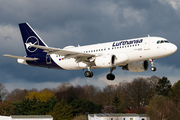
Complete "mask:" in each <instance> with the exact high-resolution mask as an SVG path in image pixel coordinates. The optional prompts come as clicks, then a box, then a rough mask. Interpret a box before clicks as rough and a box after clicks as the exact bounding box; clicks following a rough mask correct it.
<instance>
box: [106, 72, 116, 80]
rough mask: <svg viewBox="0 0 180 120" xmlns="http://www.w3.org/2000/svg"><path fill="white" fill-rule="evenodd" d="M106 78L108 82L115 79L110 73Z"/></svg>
mask: <svg viewBox="0 0 180 120" xmlns="http://www.w3.org/2000/svg"><path fill="white" fill-rule="evenodd" d="M106 78H107V79H108V80H114V79H115V75H114V74H112V73H110V74H107V76H106Z"/></svg>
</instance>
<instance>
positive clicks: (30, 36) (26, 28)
mask: <svg viewBox="0 0 180 120" xmlns="http://www.w3.org/2000/svg"><path fill="white" fill-rule="evenodd" d="M19 28H20V31H21V35H22V39H23V43H24V47H25V50H26V53H27V56H34V55H38V54H41V53H44V52H43V50H42V49H38V48H34V47H30V46H29V44H27V43H31V44H34V45H40V46H46V47H47V45H46V44H45V43H44V41H43V40H42V39H41V38H40V37H39V36H38V34H37V33H36V32H35V31H34V30H33V29H32V28H31V26H30V25H29V24H28V23H21V24H19Z"/></svg>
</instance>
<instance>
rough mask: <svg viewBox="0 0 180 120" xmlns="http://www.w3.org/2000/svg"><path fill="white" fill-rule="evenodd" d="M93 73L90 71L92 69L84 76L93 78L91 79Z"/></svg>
mask: <svg viewBox="0 0 180 120" xmlns="http://www.w3.org/2000/svg"><path fill="white" fill-rule="evenodd" d="M93 75H94V74H93V72H91V70H90V68H88V71H86V72H85V73H84V76H85V77H89V78H91V77H93Z"/></svg>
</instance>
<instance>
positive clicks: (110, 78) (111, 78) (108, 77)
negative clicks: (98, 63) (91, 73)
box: [106, 67, 116, 80]
mask: <svg viewBox="0 0 180 120" xmlns="http://www.w3.org/2000/svg"><path fill="white" fill-rule="evenodd" d="M115 69H116V67H111V69H110V73H109V74H107V76H106V78H107V79H108V80H114V79H115V75H114V74H112V71H113V70H115Z"/></svg>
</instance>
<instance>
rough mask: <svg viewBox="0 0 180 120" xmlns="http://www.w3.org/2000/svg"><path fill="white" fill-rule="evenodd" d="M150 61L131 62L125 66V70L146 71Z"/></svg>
mask: <svg viewBox="0 0 180 120" xmlns="http://www.w3.org/2000/svg"><path fill="white" fill-rule="evenodd" d="M148 66H149V63H148V61H147V60H146V61H140V62H133V63H129V64H127V65H126V66H123V67H122V69H123V70H129V71H130V72H144V71H146V70H147V69H148Z"/></svg>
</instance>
